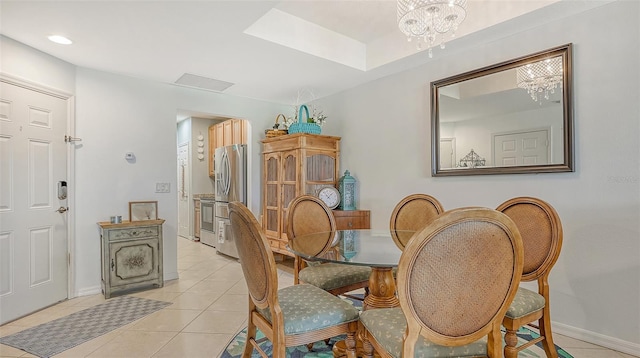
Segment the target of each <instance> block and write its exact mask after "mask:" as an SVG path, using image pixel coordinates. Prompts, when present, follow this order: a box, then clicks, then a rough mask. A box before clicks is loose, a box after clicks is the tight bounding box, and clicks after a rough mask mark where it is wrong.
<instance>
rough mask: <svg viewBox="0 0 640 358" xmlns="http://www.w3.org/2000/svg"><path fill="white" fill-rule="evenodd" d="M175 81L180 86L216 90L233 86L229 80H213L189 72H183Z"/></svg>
mask: <svg viewBox="0 0 640 358" xmlns="http://www.w3.org/2000/svg"><path fill="white" fill-rule="evenodd" d="M175 83H176V84H177V85H181V86H187V87H195V88H201V89H205V90H208V91H216V92H222V91H224V90H226V89H227V88H229V87H231V86H233V83H231V82H225V81H220V80H214V79H213V78H207V77H202V76H197V75H192V74H190V73H185V74H184V75H182V77H180V78H179V79H178V80H177V81H176V82H175Z"/></svg>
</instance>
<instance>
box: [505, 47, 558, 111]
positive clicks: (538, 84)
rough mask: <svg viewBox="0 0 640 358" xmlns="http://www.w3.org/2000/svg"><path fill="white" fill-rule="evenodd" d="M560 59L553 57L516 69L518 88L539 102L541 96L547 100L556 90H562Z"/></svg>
mask: <svg viewBox="0 0 640 358" xmlns="http://www.w3.org/2000/svg"><path fill="white" fill-rule="evenodd" d="M562 75H563V72H562V57H561V56H558V57H553V58H548V59H546V60H542V61H538V62H534V63H530V64H527V65H524V66H521V67H518V69H517V71H516V76H517V81H518V87H520V88H524V89H526V90H527V93H529V95H530V96H531V98H532V99H533V100H534V101H536V102H537V101H539V100H540V99H541V98H540V97H541V96H543V97H544V99H546V100H548V99H549V94H553V93H555V91H556V88H558V85H560V87H561V88H562Z"/></svg>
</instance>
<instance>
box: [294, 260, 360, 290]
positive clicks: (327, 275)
mask: <svg viewBox="0 0 640 358" xmlns="http://www.w3.org/2000/svg"><path fill="white" fill-rule="evenodd" d="M370 274H371V268H370V267H366V266H354V265H344V264H334V263H326V264H322V265H314V266H308V267H305V268H304V269H302V270H300V274H299V277H300V280H301V281H303V282H306V283H308V284H310V285H313V286H316V287H320V288H321V289H323V290H327V291H328V290H333V289H334V288H339V287H344V286H348V285H350V284H353V283H358V282H362V281H367V280H369V275H370Z"/></svg>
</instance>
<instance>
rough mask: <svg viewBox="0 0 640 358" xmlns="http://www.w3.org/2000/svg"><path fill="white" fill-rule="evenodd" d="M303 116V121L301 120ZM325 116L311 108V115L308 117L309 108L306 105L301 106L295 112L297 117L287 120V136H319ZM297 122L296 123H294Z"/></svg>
mask: <svg viewBox="0 0 640 358" xmlns="http://www.w3.org/2000/svg"><path fill="white" fill-rule="evenodd" d="M303 114H304V115H305V119H303ZM326 119H327V116H325V115H324V114H323V113H322V111H318V110H317V109H316V108H315V107H313V106H312V115H311V116H310V115H309V108H308V107H307V105H305V104H302V105H300V108H299V109H298V110H297V116H296V117H295V118H291V117H289V118H287V120H286V121H285V124H286V125H287V127H288V128H289V134H293V133H310V134H320V132H321V131H322V125H324V123H325V121H326ZM296 120H297V121H296Z"/></svg>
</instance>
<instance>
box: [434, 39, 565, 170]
mask: <svg viewBox="0 0 640 358" xmlns="http://www.w3.org/2000/svg"><path fill="white" fill-rule="evenodd" d="M571 48H572V45H571V44H567V45H563V46H559V47H555V48H552V49H549V50H545V51H542V52H538V53H535V54H532V55H528V56H524V57H520V58H517V59H514V60H511V61H505V62H502V63H499V64H496V65H493V66H488V67H484V68H481V69H478V70H474V71H470V72H466V73H463V74H460V75H456V76H452V77H449V78H445V79H442V80H439V81H435V82H432V83H431V156H432V158H431V174H432V176H451V175H478V174H517V173H553V172H573V171H574V167H573V144H574V143H573V104H572V83H573V81H572V68H571V64H572V60H571Z"/></svg>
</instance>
